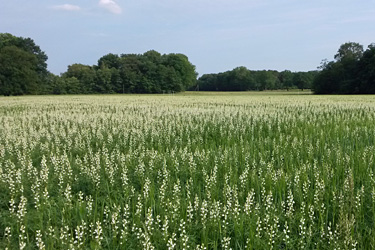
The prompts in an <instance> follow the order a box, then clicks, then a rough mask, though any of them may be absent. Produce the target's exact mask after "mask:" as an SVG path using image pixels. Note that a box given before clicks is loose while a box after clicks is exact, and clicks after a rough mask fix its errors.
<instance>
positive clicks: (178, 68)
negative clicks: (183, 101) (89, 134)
mask: <svg viewBox="0 0 375 250" xmlns="http://www.w3.org/2000/svg"><path fill="white" fill-rule="evenodd" d="M70 77H75V78H76V79H78V81H79V82H80V86H81V90H80V92H79V93H164V92H172V91H173V92H180V91H184V90H186V89H188V88H190V87H191V86H193V85H195V84H196V83H195V82H196V72H195V66H194V65H192V64H191V63H190V62H189V60H188V58H187V57H186V56H185V55H182V54H166V55H161V54H160V53H159V52H157V51H153V50H151V51H147V52H145V53H144V54H142V55H138V54H122V55H120V56H118V55H114V54H107V55H105V56H103V57H101V58H100V59H99V60H98V65H97V66H96V65H95V66H88V65H82V64H73V65H70V66H69V67H68V70H67V72H65V73H64V74H63V75H62V78H63V79H66V78H70Z"/></svg>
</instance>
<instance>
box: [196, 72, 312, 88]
mask: <svg viewBox="0 0 375 250" xmlns="http://www.w3.org/2000/svg"><path fill="white" fill-rule="evenodd" d="M315 75H316V71H310V72H291V71H289V70H285V71H282V72H278V71H275V70H258V71H254V70H249V69H247V68H246V67H243V66H242V67H237V68H235V69H233V70H230V71H226V72H223V73H218V74H204V75H202V76H201V77H200V78H199V79H198V82H197V86H196V87H195V89H199V90H203V91H249V90H275V89H286V90H288V89H293V88H299V89H309V88H311V84H312V82H313V80H314V77H315Z"/></svg>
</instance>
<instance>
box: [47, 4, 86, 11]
mask: <svg viewBox="0 0 375 250" xmlns="http://www.w3.org/2000/svg"><path fill="white" fill-rule="evenodd" d="M52 8H53V9H55V10H66V11H78V10H81V7H79V6H78V5H72V4H63V5H55V6H53V7H52Z"/></svg>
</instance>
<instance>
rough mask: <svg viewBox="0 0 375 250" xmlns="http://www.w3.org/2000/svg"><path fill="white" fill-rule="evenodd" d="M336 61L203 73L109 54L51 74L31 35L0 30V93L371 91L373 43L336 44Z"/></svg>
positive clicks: (170, 59)
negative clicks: (308, 67) (314, 66)
mask: <svg viewBox="0 0 375 250" xmlns="http://www.w3.org/2000/svg"><path fill="white" fill-rule="evenodd" d="M334 58H335V60H334V61H327V60H324V61H323V62H322V65H321V66H320V67H319V68H318V70H316V71H309V72H291V71H289V70H284V71H282V72H278V71H274V70H258V71H254V70H249V69H247V68H246V67H237V68H235V69H233V70H230V71H226V72H222V73H217V74H204V75H202V76H201V77H199V78H198V79H197V75H198V74H197V72H196V71H195V66H194V65H193V64H192V63H191V62H190V61H189V59H188V57H187V56H186V55H183V54H160V53H159V52H157V51H154V50H150V51H147V52H145V53H144V54H121V55H116V54H107V55H104V56H102V57H101V58H99V60H98V63H97V65H83V64H79V63H77V64H72V65H69V66H68V69H67V71H66V72H64V73H62V74H61V75H59V76H58V75H54V74H52V73H50V72H49V71H48V70H47V59H48V57H47V55H46V53H45V52H43V51H42V50H41V49H40V47H39V46H38V45H36V44H35V42H34V41H33V40H32V39H31V38H23V37H16V36H13V35H11V34H9V33H0V95H25V94H96V93H103V94H104V93H171V92H180V91H185V90H200V91H249V90H259V91H261V90H276V89H286V90H289V89H294V88H299V89H312V90H313V91H314V93H316V94H375V44H370V45H369V46H368V48H367V50H365V51H364V49H363V46H362V45H360V44H358V43H353V42H348V43H344V44H342V45H341V46H340V48H339V50H338V52H337V54H336V55H335V57H334Z"/></svg>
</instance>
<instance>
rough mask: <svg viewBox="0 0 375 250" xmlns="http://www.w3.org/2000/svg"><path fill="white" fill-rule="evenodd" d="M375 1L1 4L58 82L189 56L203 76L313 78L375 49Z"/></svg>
mask: <svg viewBox="0 0 375 250" xmlns="http://www.w3.org/2000/svg"><path fill="white" fill-rule="evenodd" d="M374 25H375V0H363V1H359V0H351V1H349V0H324V1H323V0H314V1H306V0H305V1H304V0H133V1H131V0H38V1H31V0H0V32H1V33H5V32H8V33H11V34H13V35H16V36H23V37H30V38H32V39H33V40H34V41H35V42H36V44H38V45H39V46H40V47H41V49H42V50H43V51H45V52H46V53H47V55H48V57H49V59H48V62H47V63H48V68H49V70H50V71H51V72H53V73H55V74H59V73H61V72H64V71H66V69H67V66H68V65H70V64H73V63H83V64H88V65H93V64H96V63H97V60H98V59H99V58H100V57H101V56H103V55H105V54H108V53H115V54H122V53H124V54H128V53H144V52H146V51H148V50H151V49H154V50H157V51H159V52H161V53H183V54H185V55H187V56H188V57H189V59H190V61H191V62H192V63H193V64H194V65H196V67H197V71H198V73H199V74H200V75H202V74H205V73H217V72H223V71H226V70H231V69H233V68H235V67H237V66H245V67H247V68H249V69H254V70H261V69H275V70H279V71H281V70H284V69H289V70H291V71H307V70H314V69H316V68H317V66H319V64H320V62H321V60H322V59H325V58H328V59H329V60H332V59H333V55H334V54H335V53H336V51H337V49H338V48H339V46H340V45H341V44H342V43H344V42H348V41H352V42H358V43H360V44H363V45H364V47H365V48H366V47H367V45H368V44H370V43H372V42H375V30H374V28H373V27H374Z"/></svg>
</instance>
